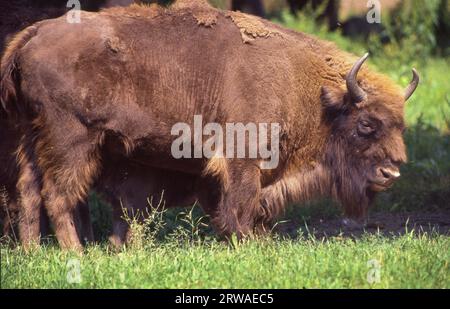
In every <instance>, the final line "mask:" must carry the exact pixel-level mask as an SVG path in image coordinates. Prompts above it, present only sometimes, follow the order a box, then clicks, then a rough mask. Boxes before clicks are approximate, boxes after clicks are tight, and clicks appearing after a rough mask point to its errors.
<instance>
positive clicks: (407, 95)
mask: <svg viewBox="0 0 450 309" xmlns="http://www.w3.org/2000/svg"><path fill="white" fill-rule="evenodd" d="M412 73H413V79H412V80H411V82H410V83H409V85H408V88H406V91H405V101H408V99H409V98H410V97H411V96H412V95H413V93H414V91H416V89H417V86H419V82H420V77H419V73H417V71H416V69H412Z"/></svg>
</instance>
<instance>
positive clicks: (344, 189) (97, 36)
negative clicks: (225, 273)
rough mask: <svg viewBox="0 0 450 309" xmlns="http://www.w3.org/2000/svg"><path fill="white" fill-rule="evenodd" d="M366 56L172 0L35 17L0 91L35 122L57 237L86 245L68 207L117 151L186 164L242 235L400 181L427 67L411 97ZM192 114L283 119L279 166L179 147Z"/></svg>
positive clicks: (32, 161) (215, 211)
mask: <svg viewBox="0 0 450 309" xmlns="http://www.w3.org/2000/svg"><path fill="white" fill-rule="evenodd" d="M366 58H367V57H366V56H365V57H363V58H361V59H360V60H358V61H356V63H355V58H354V57H352V56H351V55H349V54H347V53H344V52H342V51H340V50H338V49H337V48H336V47H335V46H334V45H333V44H330V43H327V42H323V41H320V40H318V39H315V38H314V37H311V36H308V35H305V34H303V33H298V32H295V31H291V30H287V29H284V28H282V27H280V26H277V25H275V24H272V23H270V22H268V21H265V20H263V19H259V18H257V17H254V16H250V15H245V14H243V13H239V12H227V11H220V10H217V9H213V8H212V7H210V6H209V5H208V4H207V3H206V1H201V0H196V1H177V2H176V3H175V4H174V5H173V6H172V7H169V8H161V7H158V6H151V7H144V6H142V7H141V6H131V7H129V8H120V9H119V8H118V9H108V10H104V11H102V12H100V13H85V12H83V13H82V15H81V23H74V24H72V23H68V22H67V20H66V18H65V17H61V18H58V19H54V20H47V21H43V22H40V23H37V24H35V25H33V26H31V27H29V28H27V29H25V30H24V31H22V32H21V33H20V34H18V36H16V37H15V39H14V41H13V42H12V44H11V45H10V47H9V49H8V50H7V51H6V53H5V55H4V56H3V58H2V65H1V76H2V79H1V82H0V94H1V102H2V104H3V106H4V108H5V109H6V110H8V111H11V113H16V114H18V115H19V116H21V117H25V116H24V115H26V117H28V119H32V125H27V123H30V122H27V121H24V122H23V123H24V126H25V128H23V130H24V138H23V140H22V142H21V144H22V146H23V147H22V148H23V152H22V160H23V162H24V163H25V164H29V166H31V167H32V168H36V169H38V170H39V171H40V172H41V174H42V195H43V199H44V204H45V207H46V209H47V212H48V214H49V217H50V220H51V222H52V223H53V226H54V228H55V232H56V236H57V238H58V240H59V243H60V245H61V246H62V247H64V248H80V240H79V237H78V235H77V233H76V227H75V225H76V224H75V219H74V209H75V208H76V205H77V204H78V203H79V202H80V201H83V200H84V199H85V197H86V194H87V192H88V190H89V189H90V188H92V186H93V185H94V183H95V181H96V180H97V179H98V177H99V176H100V175H102V172H105V171H104V168H103V167H104V165H103V162H108V160H109V159H110V158H112V157H115V156H118V157H119V158H121V160H123V161H122V164H124V166H125V167H126V168H128V166H131V165H132V164H135V165H136V166H137V168H139V167H140V166H142V167H147V166H148V167H157V168H159V169H162V170H163V171H165V170H167V171H173V172H174V173H175V174H174V175H176V174H177V173H184V174H185V175H190V176H189V177H188V178H192V183H188V186H190V187H191V186H192V188H191V189H189V190H193V191H192V195H195V196H196V198H198V200H199V201H200V204H201V205H202V207H203V209H204V210H205V211H206V213H207V214H209V215H210V216H211V218H212V222H213V224H214V226H215V227H216V229H217V230H218V232H219V233H221V234H222V235H225V236H228V235H230V234H232V233H236V234H238V235H239V236H243V235H247V234H250V233H252V232H253V231H254V230H255V229H259V228H260V227H263V226H264V225H265V224H266V223H268V222H270V220H272V219H273V218H274V216H276V215H277V214H278V213H279V211H280V210H281V209H282V208H283V207H284V206H285V205H286V204H287V203H289V202H293V201H299V200H305V199H310V198H312V197H314V196H316V195H327V196H331V197H334V198H336V199H338V200H340V201H341V202H342V204H343V206H344V210H345V211H346V213H347V214H348V215H350V216H353V217H356V218H361V217H362V216H364V214H365V213H366V211H367V208H368V206H369V205H370V203H371V201H372V200H373V198H374V196H375V193H376V192H378V191H382V190H385V189H387V188H388V187H389V186H391V185H392V183H393V181H394V180H395V179H397V178H398V177H399V166H400V165H401V164H402V163H404V162H405V161H406V154H405V146H404V143H403V138H402V133H403V130H404V126H405V125H404V119H403V109H404V103H405V101H406V100H407V99H408V98H409V97H410V96H411V95H412V93H413V92H414V90H415V88H416V87H417V84H418V76H417V74H416V73H414V79H413V81H412V83H411V85H410V86H409V87H408V89H407V90H406V93H405V92H403V91H401V90H400V89H399V88H398V87H397V86H395V85H394V84H393V82H392V81H390V80H389V79H388V78H386V77H385V76H383V75H380V74H377V73H374V72H372V71H370V70H367V69H364V68H362V65H363V63H364V61H365V60H366ZM195 115H201V116H202V117H203V119H204V121H205V122H207V123H217V124H220V125H221V126H222V127H225V126H226V125H227V124H229V123H254V124H267V123H270V124H279V126H280V131H279V147H278V150H279V162H278V165H277V166H276V167H275V168H273V169H264V168H262V167H263V166H264V162H265V161H264V160H263V158H262V157H261V156H258V157H256V158H250V157H245V158H228V157H227V158H225V157H223V156H221V155H217V156H213V157H211V158H205V157H197V158H192V159H189V158H182V159H177V158H175V157H174V156H173V152H172V151H171V150H172V146H173V142H174V139H175V138H174V136H172V135H171V134H172V128H173V126H174V125H175V124H177V123H186V124H192V123H193V118H194V116H195ZM203 138H204V139H207V138H206V137H203ZM197 142H199V140H198V137H197ZM248 142H251V141H248ZM193 144H194V145H195V144H196V143H195V137H194V143H193ZM111 145H112V146H111ZM268 146H269V148H270V147H271V146H273V147H275V144H273V143H269V144H268ZM247 147H248V145H247ZM109 172H111V171H109ZM112 172H113V171H112Z"/></svg>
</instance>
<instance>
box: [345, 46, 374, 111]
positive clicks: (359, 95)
mask: <svg viewBox="0 0 450 309" xmlns="http://www.w3.org/2000/svg"><path fill="white" fill-rule="evenodd" d="M368 57H369V53H367V54H365V55H364V56H363V57H362V58H361V59H359V60H358V61H356V63H355V64H354V65H353V68H352V70H351V71H350V73H349V74H348V75H347V89H348V93H349V94H350V97H351V98H352V99H353V102H355V103H359V102H362V101H364V100H365V99H366V97H367V94H366V93H365V91H364V90H363V89H362V88H361V87H359V85H358V81H357V80H356V77H357V76H358V72H359V70H360V69H361V67H362V65H363V64H364V62H365V61H366V60H367V58H368Z"/></svg>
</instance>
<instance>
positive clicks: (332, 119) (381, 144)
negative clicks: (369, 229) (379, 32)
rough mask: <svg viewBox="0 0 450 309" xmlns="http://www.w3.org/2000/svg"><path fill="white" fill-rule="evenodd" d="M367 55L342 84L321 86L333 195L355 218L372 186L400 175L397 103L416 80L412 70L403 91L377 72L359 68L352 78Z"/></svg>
mask: <svg viewBox="0 0 450 309" xmlns="http://www.w3.org/2000/svg"><path fill="white" fill-rule="evenodd" d="M367 57H368V54H366V55H365V56H364V57H362V58H361V59H360V60H358V61H357V62H356V63H355V65H354V66H353V68H352V69H351V71H350V73H349V74H347V77H346V87H345V89H342V88H337V87H322V93H321V102H322V106H323V117H324V121H325V122H326V123H328V126H327V127H329V128H330V134H329V140H328V143H327V150H326V154H325V164H326V166H327V167H328V169H329V171H330V175H331V178H332V184H333V188H332V191H333V195H334V196H335V197H336V198H337V199H339V200H341V202H342V203H343V206H344V210H345V212H346V214H347V215H348V216H350V217H353V218H357V219H361V218H364V217H365V215H366V213H367V208H368V206H369V205H370V203H371V201H372V200H373V197H374V196H375V193H376V192H379V191H383V190H385V189H387V188H389V187H390V186H391V185H392V184H393V183H394V181H395V180H396V179H398V178H399V177H400V165H401V164H402V163H405V162H406V159H407V158H406V150H405V144H404V142H403V131H404V128H405V124H404V118H403V106H404V103H405V101H406V100H407V99H408V98H409V97H410V96H411V95H412V93H413V92H414V91H415V89H416V88H417V85H418V83H419V76H418V74H417V72H416V71H415V70H413V80H412V82H411V84H410V85H409V87H408V88H407V90H406V93H405V94H404V95H402V94H399V92H398V91H396V90H395V88H394V87H393V86H392V85H386V84H387V83H388V81H387V80H386V79H385V78H382V77H381V76H380V75H377V74H373V73H368V72H365V75H364V76H363V78H362V79H361V80H359V81H358V79H357V77H358V72H359V71H360V69H361V66H362V65H363V63H364V62H365V60H366V59H367ZM369 74H370V75H369ZM361 75H362V74H361Z"/></svg>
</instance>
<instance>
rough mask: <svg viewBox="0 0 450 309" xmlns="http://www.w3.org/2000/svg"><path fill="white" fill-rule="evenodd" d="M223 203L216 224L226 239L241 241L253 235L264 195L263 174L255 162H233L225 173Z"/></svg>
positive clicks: (228, 165) (215, 216)
mask: <svg viewBox="0 0 450 309" xmlns="http://www.w3.org/2000/svg"><path fill="white" fill-rule="evenodd" d="M224 177H227V178H228V179H227V180H224V181H225V184H224V192H223V198H222V201H221V202H220V203H219V205H218V208H217V211H216V213H215V215H214V217H213V221H212V222H213V224H214V225H215V226H216V228H217V229H218V231H219V232H220V233H221V234H222V235H223V236H225V237H229V236H231V235H232V234H236V235H237V236H238V238H242V237H244V236H246V235H249V234H252V233H253V229H254V227H255V218H256V216H257V213H258V208H259V199H260V198H259V196H260V193H261V184H260V170H259V168H258V166H257V165H256V164H255V163H254V162H252V161H250V162H249V161H243V160H230V161H228V164H227V170H226V172H225V173H224Z"/></svg>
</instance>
